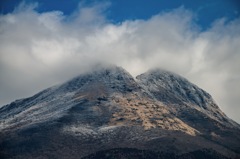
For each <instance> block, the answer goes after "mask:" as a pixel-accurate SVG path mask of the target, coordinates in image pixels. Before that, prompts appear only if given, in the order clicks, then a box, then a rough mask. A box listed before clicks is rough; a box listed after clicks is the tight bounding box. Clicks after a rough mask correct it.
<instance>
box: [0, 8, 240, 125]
mask: <svg viewBox="0 0 240 159" xmlns="http://www.w3.org/2000/svg"><path fill="white" fill-rule="evenodd" d="M108 5H109V4H103V5H101V4H95V5H93V6H88V7H86V6H84V5H83V4H80V5H79V9H78V10H77V11H75V12H74V13H73V14H72V15H70V16H66V15H64V14H63V13H62V12H60V11H52V12H44V13H38V12H37V11H35V10H34V7H36V6H35V5H32V6H26V5H25V6H24V5H23V6H21V7H18V8H17V9H15V11H13V12H12V13H9V14H4V15H3V14H2V15H0V72H1V76H0V89H1V90H3V91H1V92H0V101H1V105H2V104H6V103H8V102H10V101H12V100H14V99H16V98H21V97H26V96H30V95H32V94H33V93H36V92H38V91H39V90H41V89H43V88H46V87H49V86H51V85H53V84H56V83H60V82H63V81H65V80H68V79H69V78H71V77H73V76H76V75H78V74H80V73H82V72H84V71H86V70H88V69H90V68H91V67H92V66H93V65H95V64H96V63H112V64H116V65H119V66H122V67H124V68H125V69H127V70H128V71H129V72H130V73H132V74H133V75H138V74H140V73H143V72H144V71H146V70H148V69H150V68H154V67H160V68H164V69H167V70H170V71H173V72H176V73H179V74H181V75H183V76H185V77H187V78H188V79H189V80H190V81H192V82H194V83H196V84H197V85H199V86H200V87H203V88H204V89H205V90H207V91H208V92H210V93H211V94H212V95H213V97H214V98H215V99H216V101H217V103H218V104H219V105H220V107H221V108H222V109H223V111H225V112H226V113H227V114H228V115H229V116H230V117H232V118H234V119H235V120H237V121H238V122H240V118H239V117H238V114H239V112H240V108H239V106H238V103H240V100H239V99H238V95H239V94H240V88H239V86H240V76H239V74H240V72H239V70H240V52H239V50H240V19H234V20H232V21H227V20H225V19H224V18H223V19H219V20H216V21H215V22H214V23H213V24H212V26H211V27H210V28H209V29H207V30H204V31H201V29H200V28H199V27H198V26H197V25H196V24H195V23H194V17H195V16H194V14H193V13H192V12H190V11H188V10H186V9H184V8H183V7H181V8H178V9H175V10H172V11H169V12H164V13H159V14H158V15H154V16H153V17H151V18H150V19H147V20H141V19H137V20H127V21H124V22H122V23H118V24H114V23H111V22H110V21H108V20H107V18H106V16H105V15H104V11H105V10H106V9H107V6H108Z"/></svg>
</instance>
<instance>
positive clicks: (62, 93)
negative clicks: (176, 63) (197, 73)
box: [0, 66, 240, 159]
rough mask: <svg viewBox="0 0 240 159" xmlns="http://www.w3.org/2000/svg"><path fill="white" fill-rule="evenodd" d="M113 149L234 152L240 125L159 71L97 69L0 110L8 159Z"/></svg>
mask: <svg viewBox="0 0 240 159" xmlns="http://www.w3.org/2000/svg"><path fill="white" fill-rule="evenodd" d="M114 148H115V149H119V148H123V150H122V149H121V151H120V152H121V153H126V151H127V154H128V153H129V151H130V154H132V153H133V154H138V153H139V151H144V153H146V154H151V153H152V152H153V153H154V155H156V154H157V156H159V153H161V154H163V155H162V158H164V156H165V157H166V156H168V155H165V154H166V153H167V154H169V153H171V154H172V155H173V156H172V157H170V159H171V158H174V156H175V157H176V156H177V157H176V158H181V156H184V154H186V155H190V156H191V155H193V154H195V152H201V153H203V154H205V155H209V156H210V157H208V158H214V157H216V156H218V158H225V157H231V158H234V157H239V155H240V154H239V153H240V152H239V148H240V126H239V124H237V123H236V122H234V121H232V120H231V119H229V118H228V117H227V116H226V115H225V114H224V113H223V112H222V111H221V110H220V109H219V107H218V106H217V104H216V103H215V102H214V100H213V99H212V97H211V96H210V95H209V94H208V93H207V92H205V91H204V90H202V89H200V88H198V87H197V86H196V85H194V84H192V83H190V82H189V81H188V80H186V79H185V78H183V77H181V76H179V75H176V74H174V73H171V72H167V71H163V70H159V69H155V70H151V71H148V72H147V73H144V74H141V75H139V76H137V77H136V79H134V78H133V77H132V76H131V75H130V74H129V73H128V72H127V71H125V70H124V69H123V68H121V67H116V66H108V67H100V68H96V69H95V70H92V71H90V72H88V73H85V74H82V75H79V76H78V77H75V78H74V79H72V80H70V81H68V82H66V83H63V84H61V85H58V86H54V87H51V88H48V89H46V90H43V91H41V92H40V93H38V94H36V95H34V96H32V97H30V98H26V99H20V100H16V101H14V102H12V103H10V104H8V105H5V106H3V107H1V108H0V155H2V156H3V157H5V158H81V157H85V158H91V156H92V157H93V156H94V155H91V154H95V153H96V152H101V153H99V154H101V155H102V152H104V153H105V152H106V153H113V152H115V149H114ZM125 148H126V149H125ZM128 148H130V149H128ZM112 149H114V151H112ZM108 150H109V151H108ZM205 150H207V151H205ZM213 152H214V153H213ZM88 155H89V156H88ZM152 155H153V154H152ZM154 155H153V156H154ZM186 155H185V156H186ZM127 156H131V155H127ZM127 156H126V158H127ZM160 156H161V155H160ZM219 156H221V157H219ZM95 157H97V156H96V155H95ZM167 158H169V156H168V157H167Z"/></svg>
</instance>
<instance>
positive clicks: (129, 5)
mask: <svg viewBox="0 0 240 159" xmlns="http://www.w3.org/2000/svg"><path fill="white" fill-rule="evenodd" d="M21 2H22V1H21V0H2V1H1V2H0V4H1V7H0V9H1V13H4V14H6V13H8V12H11V11H12V10H13V9H14V8H15V7H16V6H17V5H19V3H21ZM24 2H25V3H27V4H29V3H34V2H37V3H38V7H37V8H36V10H37V11H38V12H40V13H41V12H47V11H53V10H59V11H62V12H63V13H64V14H65V15H71V14H72V13H73V12H74V11H75V10H76V9H77V8H78V5H79V3H81V4H83V5H84V6H91V5H94V4H96V3H106V2H107V3H108V4H109V5H108V7H107V8H106V10H105V14H106V17H107V19H108V20H109V21H111V22H113V23H121V22H123V21H125V20H134V19H149V18H150V17H152V16H153V15H156V14H159V13H162V12H168V11H171V10H173V9H175V8H179V7H184V8H185V9H188V10H190V11H192V12H193V13H194V16H195V19H194V20H195V22H196V23H197V24H198V25H199V26H200V27H201V28H202V29H207V28H209V26H211V24H212V22H213V21H215V20H216V19H219V18H223V17H224V18H226V19H227V20H232V19H234V18H236V17H239V15H240V13H239V7H240V1H239V0H198V1H194V0H112V1H106V0H84V1H83V0H35V1H34V0H25V1H24Z"/></svg>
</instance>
